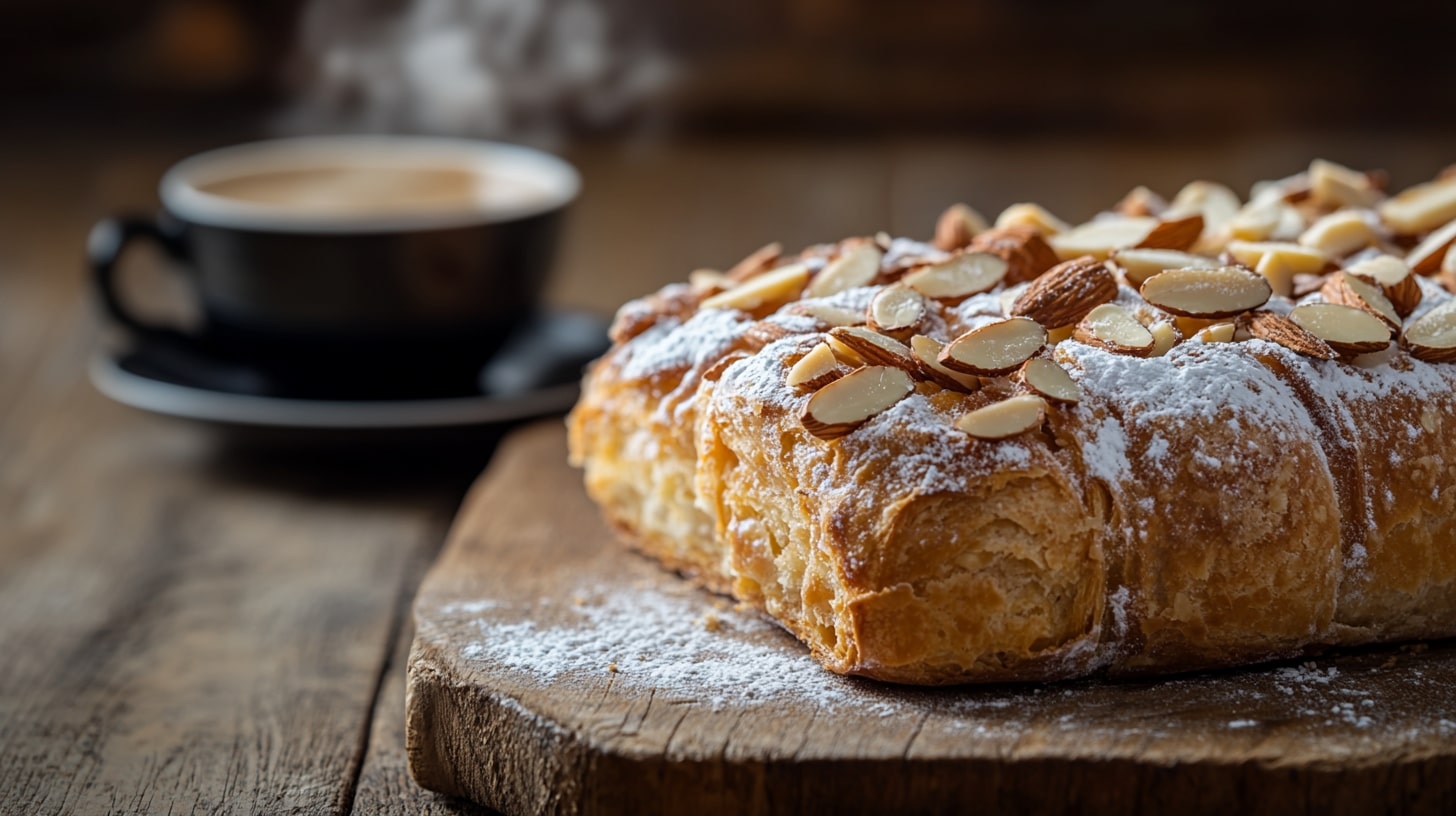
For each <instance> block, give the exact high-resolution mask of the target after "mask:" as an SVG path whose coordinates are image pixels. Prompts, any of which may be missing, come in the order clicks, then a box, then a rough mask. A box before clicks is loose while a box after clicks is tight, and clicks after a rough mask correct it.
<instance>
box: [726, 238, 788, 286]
mask: <svg viewBox="0 0 1456 816" xmlns="http://www.w3.org/2000/svg"><path fill="white" fill-rule="evenodd" d="M783 254H784V247H783V245H782V244H780V243H778V242H777V241H775V242H774V243H772V244H765V245H764V246H761V247H759V248H758V249H755V250H754V251H753V252H752V253H750V254H749V256H748V257H747V258H744V259H743V260H741V261H739V262H738V263H736V264H734V265H733V268H732V269H729V270H728V271H727V272H726V273H725V274H726V275H727V277H728V279H729V280H733V281H737V282H740V283H741V282H743V281H746V280H748V279H749V278H752V277H754V276H756V275H761V274H763V273H764V272H767V271H769V270H770V269H773V268H774V267H775V266H777V265H778V262H779V258H780V257H781V256H782V255H783Z"/></svg>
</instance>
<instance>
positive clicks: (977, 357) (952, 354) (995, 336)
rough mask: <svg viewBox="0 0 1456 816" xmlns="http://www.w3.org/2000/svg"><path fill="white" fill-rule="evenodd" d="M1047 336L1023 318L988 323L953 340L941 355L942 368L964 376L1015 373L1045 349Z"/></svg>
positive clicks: (1044, 330) (938, 360) (1033, 323)
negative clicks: (1034, 355)
mask: <svg viewBox="0 0 1456 816" xmlns="http://www.w3.org/2000/svg"><path fill="white" fill-rule="evenodd" d="M1046 341H1047V333H1046V329H1043V328H1042V327H1041V325H1040V324H1038V323H1037V322H1036V321H1034V320H1028V319H1026V318H1024V317H1008V318H1006V319H1005V320H998V321H996V322H994V323H987V324H986V325H984V326H981V327H979V328H976V329H972V330H970V331H968V332H966V333H965V334H963V335H961V336H960V337H957V338H956V339H954V340H952V341H951V342H950V343H949V344H947V345H946V347H945V348H944V349H942V350H941V352H940V357H939V358H938V359H937V362H939V363H940V364H941V365H943V366H945V367H946V368H948V369H950V370H952V371H959V372H961V373H963V374H976V375H978V376H982V377H995V376H997V375H1000V374H1005V373H1007V372H1009V371H1015V370H1016V369H1017V368H1019V367H1020V366H1021V364H1022V363H1024V362H1026V361H1027V360H1028V359H1030V358H1031V356H1032V355H1033V354H1036V353H1037V352H1038V351H1041V350H1042V348H1044V347H1045V346H1046Z"/></svg>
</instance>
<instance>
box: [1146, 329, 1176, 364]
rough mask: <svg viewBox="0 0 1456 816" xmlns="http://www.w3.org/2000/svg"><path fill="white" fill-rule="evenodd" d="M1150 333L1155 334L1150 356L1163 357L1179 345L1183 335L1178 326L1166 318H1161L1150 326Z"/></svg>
mask: <svg viewBox="0 0 1456 816" xmlns="http://www.w3.org/2000/svg"><path fill="white" fill-rule="evenodd" d="M1148 334H1151V335H1152V336H1153V350H1152V352H1151V353H1149V354H1148V356H1149V357H1162V356H1163V355H1164V354H1167V353H1168V352H1170V351H1172V350H1173V347H1174V346H1176V345H1178V341H1180V340H1182V339H1183V335H1182V334H1180V333H1179V332H1178V327H1177V326H1174V325H1173V324H1172V323H1169V322H1168V321H1166V320H1160V321H1158V322H1157V323H1154V324H1153V325H1151V326H1149V327H1148Z"/></svg>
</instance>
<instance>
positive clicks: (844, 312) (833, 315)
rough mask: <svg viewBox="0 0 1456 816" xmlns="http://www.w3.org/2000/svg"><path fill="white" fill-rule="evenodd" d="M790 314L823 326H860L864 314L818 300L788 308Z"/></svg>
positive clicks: (802, 302)
mask: <svg viewBox="0 0 1456 816" xmlns="http://www.w3.org/2000/svg"><path fill="white" fill-rule="evenodd" d="M787 311H788V312H789V313H791V314H798V315H804V316H805V317H812V318H814V319H815V320H817V321H819V322H820V323H823V324H824V325H825V326H828V327H830V328H834V327H835V326H860V325H863V324H864V322H865V313H864V312H862V311H857V310H855V309H846V308H844V307H842V306H832V305H830V304H828V303H825V302H823V301H819V300H805V301H801V302H799V303H795V304H793V305H792V306H790V307H788V310H787Z"/></svg>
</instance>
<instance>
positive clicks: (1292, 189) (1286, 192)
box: [1249, 171, 1309, 204]
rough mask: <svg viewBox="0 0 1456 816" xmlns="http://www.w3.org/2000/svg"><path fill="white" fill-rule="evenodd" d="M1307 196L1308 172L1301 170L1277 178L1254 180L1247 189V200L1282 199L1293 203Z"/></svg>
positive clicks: (1268, 200)
mask: <svg viewBox="0 0 1456 816" xmlns="http://www.w3.org/2000/svg"><path fill="white" fill-rule="evenodd" d="M1308 197H1309V173H1308V172H1307V171H1301V172H1298V173H1295V174H1294V175H1292V176H1285V177H1284V178H1278V179H1264V180H1263V181H1256V182H1254V186H1253V187H1251V188H1250V189H1249V201H1250V202H1252V203H1261V204H1262V203H1267V202H1270V201H1283V202H1287V203H1294V202H1297V201H1301V200H1303V199H1305V198H1308Z"/></svg>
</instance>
